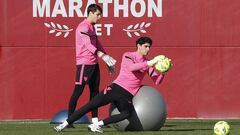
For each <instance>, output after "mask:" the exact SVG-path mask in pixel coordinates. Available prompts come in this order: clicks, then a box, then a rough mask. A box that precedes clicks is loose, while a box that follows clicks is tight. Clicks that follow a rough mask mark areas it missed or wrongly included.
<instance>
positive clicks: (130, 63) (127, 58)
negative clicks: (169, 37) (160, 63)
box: [123, 54, 148, 72]
mask: <svg viewBox="0 0 240 135" xmlns="http://www.w3.org/2000/svg"><path fill="white" fill-rule="evenodd" d="M123 61H124V63H125V65H126V66H127V68H128V69H129V70H130V71H131V72H133V71H138V70H141V69H144V68H147V67H148V65H147V62H146V61H145V62H140V63H135V62H134V58H133V57H132V56H131V55H129V54H124V56H123Z"/></svg>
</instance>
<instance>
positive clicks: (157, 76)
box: [148, 67, 164, 85]
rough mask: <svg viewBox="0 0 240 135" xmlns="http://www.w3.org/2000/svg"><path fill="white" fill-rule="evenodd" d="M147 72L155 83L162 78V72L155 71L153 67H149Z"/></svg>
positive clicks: (159, 81) (158, 82)
mask: <svg viewBox="0 0 240 135" xmlns="http://www.w3.org/2000/svg"><path fill="white" fill-rule="evenodd" d="M148 74H149V76H150V77H151V79H152V80H153V81H154V83H155V84H156V85H158V84H160V83H161V82H162V80H163V78H164V74H161V73H159V72H157V71H156V70H155V69H154V68H153V67H150V68H149V70H148Z"/></svg>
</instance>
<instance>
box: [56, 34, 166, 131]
mask: <svg viewBox="0 0 240 135" xmlns="http://www.w3.org/2000/svg"><path fill="white" fill-rule="evenodd" d="M136 45H137V51H135V52H126V53H124V55H123V57H122V63H121V69H120V73H119V75H118V77H117V78H116V79H115V80H114V81H113V83H112V84H111V85H110V86H108V87H107V88H105V89H104V90H103V91H102V92H100V93H99V94H98V95H96V96H95V97H94V98H93V99H92V100H91V101H90V102H89V103H87V104H86V105H84V106H83V107H82V108H80V109H78V110H77V111H75V112H74V113H73V114H72V115H71V116H70V117H69V118H68V119H67V120H66V121H65V122H63V123H62V124H60V125H58V126H56V127H54V130H55V131H57V132H60V131H62V130H63V129H64V128H66V127H67V126H68V125H69V124H72V123H73V122H74V121H76V120H78V119H79V118H81V117H82V116H83V115H84V114H86V113H87V112H89V111H91V110H94V109H96V108H98V107H101V106H104V105H107V104H109V103H114V104H115V105H116V107H117V108H118V110H119V111H120V114H116V115H112V116H110V117H108V118H106V119H103V120H101V121H99V122H97V123H93V124H90V125H88V128H89V130H91V131H92V132H100V133H102V132H103V131H102V129H101V126H104V125H108V124H111V123H116V122H119V121H122V120H124V119H127V118H128V117H129V116H130V115H131V113H132V110H133V109H134V106H133V104H132V99H133V97H134V95H136V94H137V92H138V90H139V89H140V87H141V85H142V80H143V78H144V76H145V74H146V73H147V74H148V75H149V76H150V77H151V78H152V80H153V81H154V82H155V84H159V83H161V81H162V80H163V78H164V75H163V74H161V73H160V72H158V71H156V70H155V69H154V65H155V64H156V63H157V62H158V59H157V58H156V57H155V58H154V59H152V60H147V59H146V57H145V56H146V55H147V54H148V52H149V50H150V47H151V45H152V40H151V39H150V38H149V37H141V38H139V39H138V40H137V41H136Z"/></svg>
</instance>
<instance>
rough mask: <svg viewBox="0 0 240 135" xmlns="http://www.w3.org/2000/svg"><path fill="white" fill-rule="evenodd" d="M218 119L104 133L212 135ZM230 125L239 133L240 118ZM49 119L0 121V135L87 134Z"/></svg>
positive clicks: (173, 121)
mask: <svg viewBox="0 0 240 135" xmlns="http://www.w3.org/2000/svg"><path fill="white" fill-rule="evenodd" d="M217 121H220V120H199V119H198V120H189V119H168V120H167V121H166V123H165V125H164V126H163V127H162V128H161V129H160V130H159V131H144V132H119V131H117V130H116V129H114V128H113V127H112V126H110V127H108V128H104V129H103V130H104V133H103V134H104V135H214V133H213V126H214V124H215V123H216V122H217ZM225 121H227V122H228V123H229V124H230V126H231V129H230V135H240V119H239V120H237V119H235V120H225ZM54 126H55V125H53V124H49V121H0V135H88V134H90V135H91V134H96V133H91V132H88V129H87V125H85V124H78V125H75V127H76V128H74V129H66V130H64V131H63V132H61V133H57V132H55V131H53V127H54Z"/></svg>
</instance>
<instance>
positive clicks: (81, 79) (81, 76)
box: [75, 64, 100, 85]
mask: <svg viewBox="0 0 240 135" xmlns="http://www.w3.org/2000/svg"><path fill="white" fill-rule="evenodd" d="M92 80H100V70H99V65H98V64H95V65H84V64H82V65H77V71H76V78H75V84H79V85H82V84H86V83H88V84H89V83H90V82H91V81H92Z"/></svg>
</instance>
